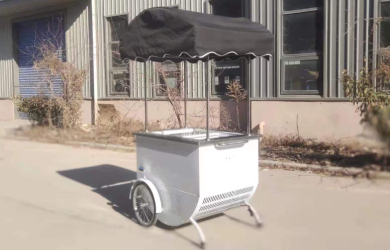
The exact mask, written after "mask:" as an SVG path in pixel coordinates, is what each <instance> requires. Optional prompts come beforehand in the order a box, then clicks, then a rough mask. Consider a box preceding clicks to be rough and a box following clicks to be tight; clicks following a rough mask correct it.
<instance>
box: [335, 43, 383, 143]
mask: <svg viewBox="0 0 390 250" xmlns="http://www.w3.org/2000/svg"><path fill="white" fill-rule="evenodd" d="M380 56H381V58H382V61H381V63H380V64H379V65H378V67H377V68H376V69H374V70H370V69H369V68H367V67H365V68H363V69H362V70H361V71H360V72H359V77H358V78H357V77H355V76H354V75H350V74H348V72H347V71H346V70H344V71H343V73H342V75H341V81H342V82H343V83H344V89H345V95H346V96H347V97H349V98H350V100H351V102H352V103H353V104H354V105H356V106H357V109H356V112H359V113H360V115H361V116H362V120H361V122H362V123H366V124H369V125H370V126H372V127H373V128H374V129H375V130H376V131H377V132H378V133H379V135H380V137H381V139H382V140H383V141H385V142H387V143H388V144H389V145H390V115H389V114H390V110H389V108H390V107H389V103H390V99H389V96H388V94H389V85H390V51H389V50H382V51H381V52H380ZM374 80H375V82H374Z"/></svg>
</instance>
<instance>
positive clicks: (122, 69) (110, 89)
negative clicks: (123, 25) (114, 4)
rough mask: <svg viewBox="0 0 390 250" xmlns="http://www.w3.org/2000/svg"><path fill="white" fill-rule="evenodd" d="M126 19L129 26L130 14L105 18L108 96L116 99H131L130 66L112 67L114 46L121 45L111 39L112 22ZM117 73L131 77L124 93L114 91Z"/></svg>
mask: <svg viewBox="0 0 390 250" xmlns="http://www.w3.org/2000/svg"><path fill="white" fill-rule="evenodd" d="M118 17H119V18H126V20H127V24H129V14H118V15H111V16H105V17H104V18H105V37H106V38H105V44H106V48H107V49H106V59H107V60H106V63H105V65H106V70H105V71H106V77H105V78H106V82H107V85H106V87H107V89H108V91H107V93H108V96H114V97H130V66H127V67H126V66H125V67H112V62H113V56H112V46H113V45H119V44H120V41H112V37H111V20H110V19H112V18H118ZM115 73H123V74H128V75H129V80H128V87H129V89H128V90H125V91H124V92H115V91H114V90H113V87H114V86H113V84H114V81H113V76H114V74H115Z"/></svg>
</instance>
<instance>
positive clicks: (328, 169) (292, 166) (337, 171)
mask: <svg viewBox="0 0 390 250" xmlns="http://www.w3.org/2000/svg"><path fill="white" fill-rule="evenodd" d="M261 165H264V167H267V166H270V167H271V168H274V169H284V170H293V171H294V170H298V171H311V172H313V173H328V174H333V175H337V176H352V177H358V176H359V175H361V174H363V173H364V170H362V169H359V168H344V167H337V166H319V165H310V164H303V163H295V162H280V161H270V160H259V166H260V167H261ZM264 167H261V168H264ZM365 176H368V177H370V178H381V179H382V178H384V179H390V173H387V172H378V171H368V172H366V173H365Z"/></svg>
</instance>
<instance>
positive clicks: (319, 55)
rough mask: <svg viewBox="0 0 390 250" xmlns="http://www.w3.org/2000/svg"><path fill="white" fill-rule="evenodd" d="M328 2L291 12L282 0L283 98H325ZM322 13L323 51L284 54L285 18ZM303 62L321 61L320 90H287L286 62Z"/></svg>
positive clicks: (280, 91)
mask: <svg viewBox="0 0 390 250" xmlns="http://www.w3.org/2000/svg"><path fill="white" fill-rule="evenodd" d="M325 2H326V1H325V0H324V2H323V6H322V7H314V8H306V9H297V10H289V11H284V0H280V1H279V3H280V6H281V11H280V19H279V20H280V23H281V25H280V30H279V35H280V47H279V49H280V52H279V53H280V58H279V59H280V60H279V62H280V78H279V79H280V85H279V93H280V95H282V96H305V95H306V96H323V92H324V91H323V89H324V86H325V84H324V75H325V74H324V70H325V67H324V66H325V65H324V62H323V54H324V50H325V46H326V40H325V39H326V38H325V37H326V36H325V24H326V20H325V19H326V13H325V10H326V8H325V4H326V3H325ZM317 11H321V12H322V16H323V27H324V29H323V34H322V43H323V45H322V51H317V52H311V53H298V54H285V53H284V20H285V19H284V17H285V16H286V15H294V14H301V13H309V12H317ZM292 60H295V61H301V60H319V62H320V65H321V67H322V68H321V69H322V74H320V77H321V78H319V80H320V84H319V86H318V90H285V77H286V76H285V72H286V69H285V63H284V62H285V61H292Z"/></svg>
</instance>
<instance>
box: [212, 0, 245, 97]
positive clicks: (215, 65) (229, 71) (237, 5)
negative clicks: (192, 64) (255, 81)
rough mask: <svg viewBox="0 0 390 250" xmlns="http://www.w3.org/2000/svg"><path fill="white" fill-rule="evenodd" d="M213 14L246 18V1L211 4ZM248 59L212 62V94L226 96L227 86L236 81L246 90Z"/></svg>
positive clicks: (230, 0)
mask: <svg viewBox="0 0 390 250" xmlns="http://www.w3.org/2000/svg"><path fill="white" fill-rule="evenodd" d="M211 3H212V7H213V14H214V15H219V16H227V17H244V16H245V8H246V7H247V4H246V3H247V1H246V0H225V1H223V0H220V1H218V2H215V3H213V2H211ZM245 74H246V59H245V58H240V59H238V60H226V61H219V62H218V61H214V62H212V77H213V78H212V79H213V81H212V82H213V89H212V94H214V95H224V94H225V93H226V92H227V88H226V87H227V85H228V84H229V83H230V82H231V81H233V80H236V81H238V82H240V83H241V84H242V86H243V87H244V88H245Z"/></svg>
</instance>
